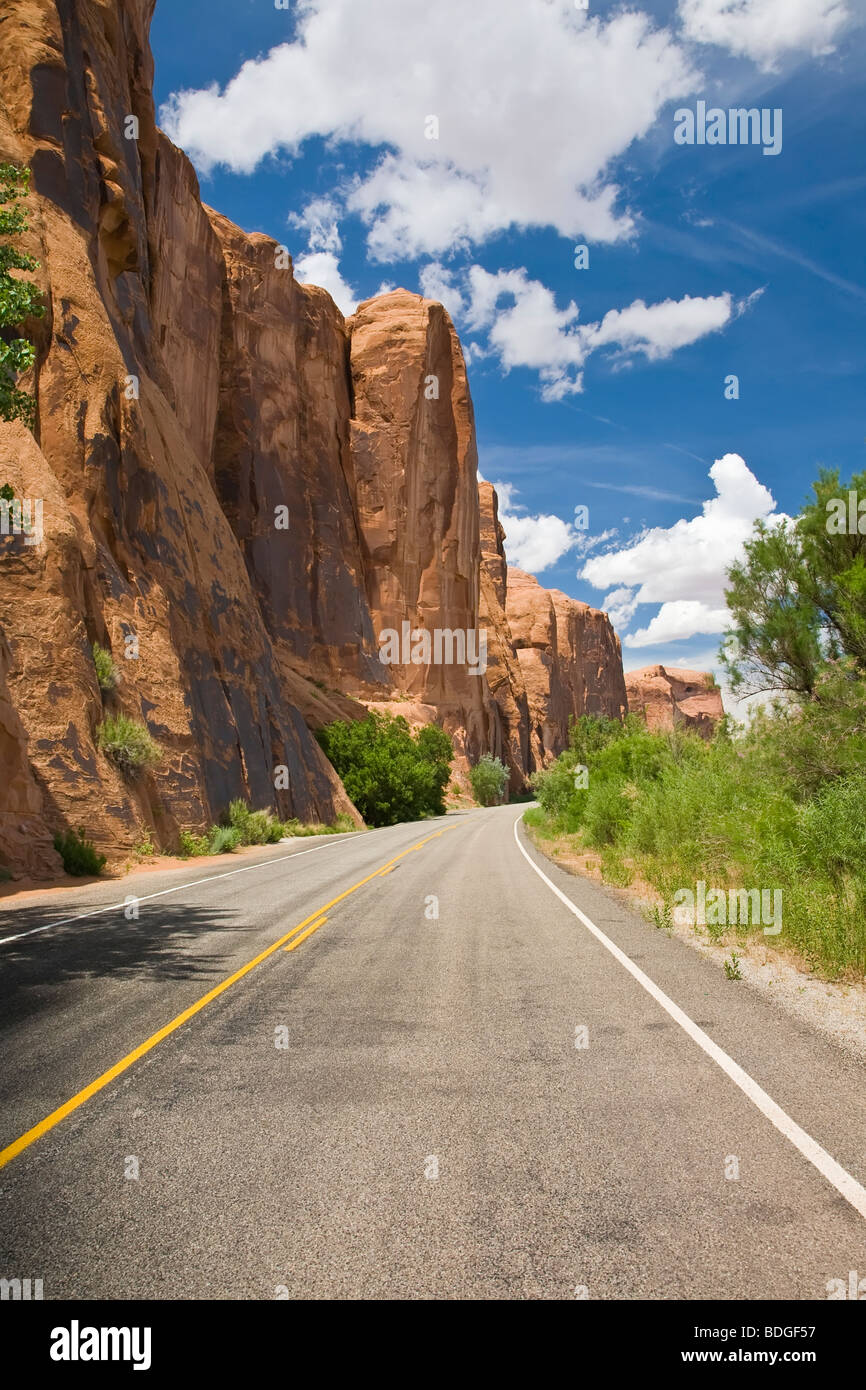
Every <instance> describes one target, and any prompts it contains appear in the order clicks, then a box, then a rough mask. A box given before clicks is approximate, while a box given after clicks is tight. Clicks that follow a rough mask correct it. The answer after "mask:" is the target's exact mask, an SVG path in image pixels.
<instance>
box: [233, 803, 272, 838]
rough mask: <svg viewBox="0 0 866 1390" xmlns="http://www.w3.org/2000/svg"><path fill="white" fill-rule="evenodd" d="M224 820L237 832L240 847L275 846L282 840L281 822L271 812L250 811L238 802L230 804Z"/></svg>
mask: <svg viewBox="0 0 866 1390" xmlns="http://www.w3.org/2000/svg"><path fill="white" fill-rule="evenodd" d="M226 820H227V822H228V824H229V825H230V826H232V827H233V828H234V829H235V830H236V831H237V833H238V842H239V844H242V845H275V844H276V843H277V841H278V840H281V839H282V838H283V833H284V826H283V822H282V821H281V820H278V819H277V817H276V816H275V815H273V813H272V812H271V811H251V810H250V808H249V806H247V804H246V803H245V802H243V801H240V800H236V801H232V802H231V804H230V806H229V809H228V813H227V816H226Z"/></svg>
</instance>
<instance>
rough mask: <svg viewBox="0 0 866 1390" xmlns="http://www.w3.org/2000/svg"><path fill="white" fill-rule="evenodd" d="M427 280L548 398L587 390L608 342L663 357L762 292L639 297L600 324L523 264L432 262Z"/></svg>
mask: <svg viewBox="0 0 866 1390" xmlns="http://www.w3.org/2000/svg"><path fill="white" fill-rule="evenodd" d="M420 285H421V289H422V292H423V293H424V294H425V295H427V296H428V297H430V298H434V299H435V298H438V299H441V300H442V302H443V304H445V306H446V308H447V309H448V310H449V312H450V313H451V314H452V316H453V317H454V318H455V319H456V321H457V322H458V324H460V326H461V327H464V328H465V331H466V333H480V334H483V335H484V343H483V353H484V354H489V353H493V354H495V356H496V357H497V358H498V360H499V364H500V366H501V367H502V369H503V371H505V372H510V371H511V370H512V369H513V368H514V367H528V368H529V369H531V370H533V371H536V372H538V375H539V379H540V381H541V388H542V389H541V396H542V399H543V400H545V401H558V400H562V399H563V398H564V397H565V396H570V395H575V394H577V393H579V392H581V391H582V390H583V367H584V364H585V362H586V360H587V358H588V357H589V355H590V354H591V353H593V352H597V351H599V350H600V349H604V348H609V349H612V350H613V351H614V354H615V355H617V356H619V357H621V358H624V359H626V360H627V359H629V358H630V357H631V356H633V355H634V354H635V353H642V354H643V355H644V356H645V357H647V358H648V359H649V360H650V361H657V360H659V359H661V358H665V357H669V356H670V355H671V354H672V353H673V352H675V351H677V349H679V348H683V347H687V346H689V345H690V344H692V343H696V342H697V341H698V340H699V339H701V338H703V337H706V336H707V334H709V333H716V332H719V331H720V330H721V329H723V328H725V327H726V325H727V324H728V323H730V322H731V320H732V319H733V318H735V317H736V316H738V315H739V314H740V313H743V312H745V310H746V309H747V308H749V307H750V306H751V304H752V303H754V302H755V301H756V299H757V297H758V292H756V293H755V294H753V295H750V296H749V298H748V299H747V300H742V301H734V300H733V298H732V296H731V295H730V294H728V293H725V294H720V295H710V296H707V297H705V298H701V297H700V296H692V295H688V294H687V295H685V296H684V297H683V298H682V299H666V300H663V301H661V302H659V303H658V304H646V303H644V301H643V300H642V299H636V300H635V301H634V302H633V303H632V304H630V305H628V306H627V307H626V308H624V309H611V310H609V311H608V313H606V314H605V316H604V318H603V319H602V320H601V322H599V323H586V324H581V323H580V322H579V317H580V310H579V308H578V306H577V305H576V304H575V303H574V301H573V300H572V301H570V302H569V303H568V304H567V305H566V306H565V308H564V309H560V308H558V306H557V303H556V298H555V296H554V294H553V291H552V290H550V289H548V287H547V286H546V285H544V284H542V282H541V281H540V280H533V279H531V278H530V277H529V274H528V273H527V271H526V269H525V268H524V267H522V266H521V267H520V268H519V269H517V270H500V271H497V273H496V274H492V273H491V272H490V271H488V270H485V269H484V267H483V266H480V265H471V266H469V267H467V268H465V269H464V270H463V271H462V272H461V273H460V275H459V276H458V275H457V274H456V273H455V272H453V271H451V270H448V269H447V268H446V267H444V266H443V265H442V264H441V263H440V262H439V261H432V262H430V263H429V264H428V265H426V266H425V267H424V268H423V270H422V271H421V275H420ZM469 346H470V348H472V347H473V345H472V344H470V345H469ZM474 355H476V356H478V355H480V354H478V353H477V351H476V352H475V353H474Z"/></svg>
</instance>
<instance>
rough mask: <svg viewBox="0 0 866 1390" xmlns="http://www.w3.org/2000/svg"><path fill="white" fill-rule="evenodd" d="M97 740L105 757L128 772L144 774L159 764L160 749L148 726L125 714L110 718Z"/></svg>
mask: <svg viewBox="0 0 866 1390" xmlns="http://www.w3.org/2000/svg"><path fill="white" fill-rule="evenodd" d="M97 737H98V740H99V746H100V748H101V749H102V751H103V753H105V754H106V755H107V757H109V758H111V759H112V761H114V762H115V763H117V765H118V767H120V768H122V769H123V770H124V771H125V772H141V771H143V770H144V769H146V768H148V767H152V766H153V765H154V763H157V762H159V759H160V751H159V745H158V744H157V743H156V742H155V741H154V739H153V738H151V735H150V732H149V731H148V729H147V727H146V725H144V724H142V723H140V722H139V721H138V720H137V719H130V718H129V717H128V716H127V715H125V714H111V715H107V716H106V718H105V719H104V720H103V721H102V723H101V724H100V726H99V730H98V735H97Z"/></svg>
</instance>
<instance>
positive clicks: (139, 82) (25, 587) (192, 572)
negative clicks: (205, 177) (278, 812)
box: [0, 0, 351, 867]
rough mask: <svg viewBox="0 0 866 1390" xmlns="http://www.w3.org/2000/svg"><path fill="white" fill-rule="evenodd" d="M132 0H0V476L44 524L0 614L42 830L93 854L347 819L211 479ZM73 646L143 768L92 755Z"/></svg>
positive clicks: (203, 304)
mask: <svg viewBox="0 0 866 1390" xmlns="http://www.w3.org/2000/svg"><path fill="white" fill-rule="evenodd" d="M151 8H152V7H151V6H150V5H149V4H143V3H139V4H123V5H120V6H117V5H114V4H112V5H108V4H105V5H103V4H97V3H95V0H82V2H81V3H78V4H76V5H75V6H63V7H62V8H58V7H55V5H54V4H53V3H50V0H19V2H18V3H16V2H15V0H13V3H12V4H11V5H9V6H4V12H3V17H2V30H0V49H2V55H3V56H2V64H3V68H2V82H3V91H4V100H5V103H6V107H5V110H6V111H8V113H9V121H8V123H7V120H6V116H5V113H4V114H3V115H0V154H2V157H4V158H9V159H12V160H14V161H16V162H19V163H29V164H30V165H31V168H32V171H33V194H32V196H31V198H30V199H29V200H28V216H29V219H30V224H31V230H30V232H29V234H28V238H27V240H28V242H29V245H28V246H27V249H28V250H31V251H32V252H33V254H35V255H36V257H37V259H38V260H39V261H40V262H41V268H40V270H39V271H38V272H37V279H38V283H39V285H40V288H42V289H43V290H44V293H45V298H46V304H47V309H48V312H47V316H46V318H45V319H44V320H42V321H40V322H39V324H38V325H37V341H38V346H39V358H38V365H37V369H36V371H35V374H34V375H35V386H36V392H37V396H38V402H39V417H38V424H37V430H36V437H37V440H38V443H37V442H36V441H35V440H34V439H33V438H32V437H31V436H30V435H29V433H28V432H27V431H22V430H21V427H20V426H16V425H0V458H2V459H3V460H4V461H5V473H4V480H5V479H6V478H7V477H8V481H9V482H10V483H11V484H12V486H13V487H14V488H15V490H16V495H17V493H18V490H19V488H21V489H23V494H24V496H25V497H28V496H30V497H38V498H41V499H44V537H43V540H42V542H41V543H40V544H39V545H34V546H32V547H24V546H23V545H21V543H20V538H14V537H9V538H7V545H9V544H14V546H15V547H16V551H15V556H14V560H12V559H11V557H10V556H9V555H7V554H5V553H4V555H3V558H2V569H0V592H2V600H0V602H2V608H0V623H2V627H3V632H4V636H5V640H6V642H7V644H8V648H9V651H10V657H11V668H12V670H13V671H16V672H19V673H20V674H19V675H18V676H17V677H15V679H14V682H12V683H10V687H9V688H10V693H11V695H12V699H13V702H14V705H15V709H16V711H17V713H18V715H19V718H20V721H21V725H22V728H23V730H24V732H25V734H26V736H27V753H26V756H27V758H28V760H29V763H30V766H31V768H32V769H33V771H34V774H35V775H36V777H37V778H38V780H39V781H40V782H41V783H42V784H43V786H44V787H45V788H47V796H48V798H49V799H50V804H49V805H47V806H46V809H45V817H46V821H47V824H48V826H49V828H59V827H62V826H65V825H72V826H79V825H84V826H85V827H86V828H87V831H88V833H89V834H91V835H92V836H93V838H94V839H95V840H96V842H97V844H98V845H99V846H100V848H102V849H104V850H106V851H107V852H108V853H109V854H112V853H119V852H121V851H123V850H126V849H128V848H129V847H130V846H131V845H132V844H134V843H135V841H136V840H137V839H138V838H139V836H140V833H141V828H142V827H143V826H151V827H154V828H155V829H156V831H157V834H158V836H159V837H160V838H163V839H166V840H168V841H170V840H171V839H172V838H174V837H175V836H176V834H177V831H178V829H179V828H180V827H183V826H188V827H191V828H197V827H200V826H202V825H203V824H204V823H206V822H207V821H209V820H212V819H214V818H215V817H216V816H217V815H218V814H219V813H220V812H221V811H222V810H223V809H224V808H225V806H226V804H227V802H228V801H229V800H230V799H231V798H232V797H235V796H240V797H245V798H247V799H249V800H251V801H252V802H253V803H255V804H257V805H276V806H278V807H279V808H280V809H282V811H283V814H296V815H298V816H300V817H302V818H304V819H320V818H321V819H329V820H330V819H332V818H333V816H334V815H335V814H336V813H337V811H338V810H350V809H351V807H350V803H349V802H348V798H347V797H346V795H345V792H344V791H343V789H342V786H341V784H340V782H339V780H338V778H337V777H336V775H335V774H334V771H333V769H332V768H331V766H330V764H329V763H328V762H327V760H326V759H325V758H324V756H323V755H322V753H321V751H320V749H319V748H318V746H317V744H316V743H315V740H314V739H313V737H312V735H311V734H310V731H309V730H308V728H307V726H306V723H305V722H304V719H303V718H302V716H301V713H300V711H299V710H298V708H297V707H296V706H295V705H294V704H293V703H292V702H291V699H290V698H287V696H286V693H285V689H284V686H283V682H282V681H281V678H280V667H279V662H278V660H277V658H276V656H275V653H274V648H273V643H272V640H271V637H270V635H269V633H268V630H267V626H266V624H265V622H264V620H263V617H262V610H261V607H260V604H259V600H258V597H257V595H256V593H255V591H254V589H253V585H252V583H251V581H250V577H249V574H248V571H247V566H246V564H245V561H244V556H243V553H242V551H241V548H240V546H239V544H238V540H237V538H236V536H235V534H234V533H233V531H232V527H231V525H230V524H229V521H228V519H227V517H226V515H225V513H224V511H223V509H222V507H221V505H220V500H219V497H218V495H217V492H216V491H215V487H214V481H213V480H214V468H213V454H214V440H215V435H216V426H217V412H218V403H219V385H220V376H221V370H222V362H221V354H220V345H221V339H222V330H223V299H224V297H225V296H224V292H223V291H224V286H225V283H226V279H227V272H226V268H225V263H224V260H223V256H222V252H221V248H220V244H219V241H218V239H217V237H216V235H215V233H214V231H213V228H212V227H211V224H210V221H209V219H208V217H207V215H206V214H205V212H204V210H203V208H202V207H201V204H200V202H199V200H198V188H197V182H196V179H195V175H194V173H193V171H192V169H191V167H190V166H189V163H188V161H187V160H186V159H185V156H183V155H182V154H181V153H180V151H178V150H176V149H174V147H173V146H172V145H171V144H170V142H168V141H167V140H166V139H165V138H164V137H163V136H161V135H160V134H159V133H158V132H157V130H156V126H155V123H154V116H153V105H152V100H151V96H150V71H151V60H150V54H149V49H148V47H147V42H146V34H145V26H146V24H147V22H148V21H149V17H150V11H151ZM0 110H2V108H0ZM129 115H134V116H135V117H136V118H137V120H138V139H137V140H136V139H129V140H128V139H126V138H125V135H124V131H125V127H126V118H127V117H128V116H129ZM130 636H133V637H135V638H136V639H137V643H138V657H137V659H134V660H125V659H124V654H125V651H126V650H127V644H126V641H125V639H126V638H127V637H130ZM93 641H99V642H100V643H101V644H103V645H105V646H107V647H108V648H109V649H110V650H111V652H112V654H113V655H114V658H115V660H116V661H117V663H118V665H119V666H120V667H121V670H122V683H121V685H120V687H119V689H118V695H117V708H119V709H121V710H122V711H123V712H125V713H126V714H128V715H130V716H131V717H134V718H136V719H140V720H142V721H143V722H144V723H146V724H147V726H148V728H149V729H150V731H151V733H152V735H153V736H154V737H155V738H156V740H157V741H158V742H159V744H160V745H161V748H162V751H163V758H162V762H161V763H160V765H159V767H158V768H157V770H156V771H155V773H154V774H153V775H152V776H147V777H142V778H139V779H135V780H132V781H130V780H128V779H124V778H123V777H122V776H121V775H120V773H119V772H118V771H117V769H116V768H115V767H114V766H113V765H112V764H111V763H110V762H109V761H108V759H107V758H106V757H105V756H104V755H103V754H102V753H101V752H100V751H99V749H98V746H97V728H98V725H99V723H100V721H101V719H102V717H103V713H104V711H103V702H102V699H101V698H100V694H99V690H98V687H97V683H96V677H95V672H94V668H93V662H92V659H91V656H90V648H91V644H92V642H93ZM275 766H276V767H279V766H284V767H285V768H286V769H287V772H286V778H285V780H286V782H287V785H286V786H285V788H284V789H282V788H281V789H280V790H278V791H277V790H275V787H274V768H275ZM16 852H17V851H16V847H15V845H14V844H12V845H3V846H0V855H2V857H3V858H4V859H6V860H7V861H8V860H10V859H11V860H13V861H14V859H15V856H16ZM12 866H13V867H14V865H12Z"/></svg>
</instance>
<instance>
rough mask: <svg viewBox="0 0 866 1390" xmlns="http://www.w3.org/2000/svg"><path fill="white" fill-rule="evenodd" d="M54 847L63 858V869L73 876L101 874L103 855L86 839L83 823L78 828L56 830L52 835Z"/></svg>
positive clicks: (103, 866)
mask: <svg viewBox="0 0 866 1390" xmlns="http://www.w3.org/2000/svg"><path fill="white" fill-rule="evenodd" d="M54 848H55V849H56V850H57V853H58V854H59V855H60V858H61V859H62V860H63V867H64V869H65V870H66V872H67V873H68V874H71V875H72V876H73V877H74V878H84V877H85V876H86V875H88V874H101V873H102V870H103V869H104V868H105V862H106V861H105V855H104V854H100V853H99V852H98V851H97V849H96V846H95V845H94V843H93V841H92V840H88V838H87V835H86V832H85V829H84V826H83V825H82V826H81V827H80V828H79V829H78V830H72V829H69V830H64V831H58V833H57V834H56V835H55V836H54Z"/></svg>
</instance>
